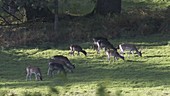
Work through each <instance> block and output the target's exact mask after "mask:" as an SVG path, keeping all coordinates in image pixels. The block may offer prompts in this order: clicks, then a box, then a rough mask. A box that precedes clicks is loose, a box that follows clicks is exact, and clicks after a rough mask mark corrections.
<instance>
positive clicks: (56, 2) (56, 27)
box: [54, 0, 58, 32]
mask: <svg viewBox="0 0 170 96" xmlns="http://www.w3.org/2000/svg"><path fill="white" fill-rule="evenodd" d="M54 4H55V13H54V14H55V18H54V31H55V32H58V0H55V1H54Z"/></svg>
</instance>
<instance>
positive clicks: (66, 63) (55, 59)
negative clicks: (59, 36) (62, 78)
mask: <svg viewBox="0 0 170 96" xmlns="http://www.w3.org/2000/svg"><path fill="white" fill-rule="evenodd" d="M50 61H51V62H55V63H59V64H62V65H63V66H64V68H66V70H68V71H69V72H73V69H75V65H73V64H72V63H71V62H70V60H69V59H68V58H67V57H65V56H63V55H55V56H53V57H52V58H51V59H50Z"/></svg>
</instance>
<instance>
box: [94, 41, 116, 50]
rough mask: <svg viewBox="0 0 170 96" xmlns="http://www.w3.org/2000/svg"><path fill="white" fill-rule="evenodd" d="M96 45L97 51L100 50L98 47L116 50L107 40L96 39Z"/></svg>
mask: <svg viewBox="0 0 170 96" xmlns="http://www.w3.org/2000/svg"><path fill="white" fill-rule="evenodd" d="M97 46H98V53H99V52H100V49H101V48H104V49H105V51H106V50H108V49H109V50H110V49H112V50H114V51H117V49H116V48H115V47H114V46H113V45H112V44H111V43H110V42H109V41H108V40H107V41H106V40H98V41H97Z"/></svg>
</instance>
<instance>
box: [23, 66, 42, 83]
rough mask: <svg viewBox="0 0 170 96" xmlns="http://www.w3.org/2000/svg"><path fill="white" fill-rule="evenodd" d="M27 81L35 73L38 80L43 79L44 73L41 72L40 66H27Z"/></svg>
mask: <svg viewBox="0 0 170 96" xmlns="http://www.w3.org/2000/svg"><path fill="white" fill-rule="evenodd" d="M26 73H27V75H26V81H27V80H28V79H29V80H31V77H32V74H34V75H35V79H36V80H37V81H38V80H41V81H42V74H41V70H40V68H39V67H35V66H31V65H30V66H28V67H27V68H26Z"/></svg>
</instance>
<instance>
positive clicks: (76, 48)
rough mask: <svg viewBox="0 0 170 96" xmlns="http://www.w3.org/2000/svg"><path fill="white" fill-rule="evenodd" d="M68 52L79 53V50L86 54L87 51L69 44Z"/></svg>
mask: <svg viewBox="0 0 170 96" xmlns="http://www.w3.org/2000/svg"><path fill="white" fill-rule="evenodd" d="M70 50H71V52H70V54H72V55H74V52H75V51H77V52H78V55H80V52H82V53H83V54H84V55H85V56H86V55H87V52H86V51H85V50H83V49H82V48H81V46H79V45H70Z"/></svg>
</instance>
